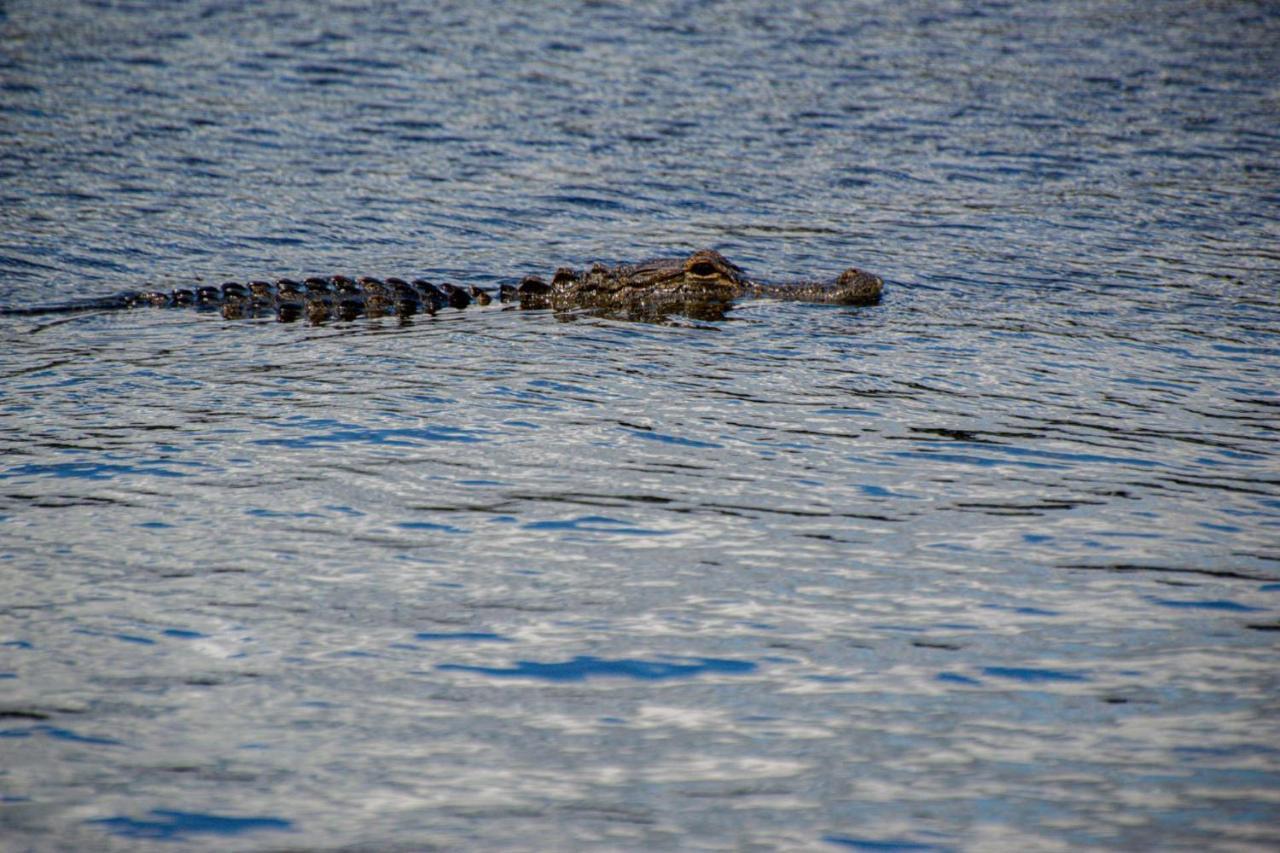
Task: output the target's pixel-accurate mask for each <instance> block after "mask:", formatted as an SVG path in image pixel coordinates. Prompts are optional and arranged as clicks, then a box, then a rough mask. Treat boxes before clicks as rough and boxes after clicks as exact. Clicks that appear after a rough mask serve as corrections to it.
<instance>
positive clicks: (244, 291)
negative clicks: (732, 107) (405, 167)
mask: <svg viewBox="0 0 1280 853" xmlns="http://www.w3.org/2000/svg"><path fill="white" fill-rule="evenodd" d="M883 289H884V282H883V280H881V279H880V278H879V277H878V276H875V275H872V274H870V273H867V272H863V271H862V270H859V269H854V268H850V269H847V270H845V271H844V272H843V273H841V274H840V275H839V276H837V277H836V278H835V279H833V280H830V281H825V282H822V281H803V282H793V283H787V284H764V283H760V282H756V281H752V280H751V279H749V278H747V277H746V275H745V274H744V273H743V271H742V269H741V268H740V267H738V266H737V265H736V264H733V263H731V262H730V261H728V260H727V259H726V258H725V257H724V256H723V255H721V254H720V253H719V252H716V251H714V250H712V249H703V250H701V251H697V252H694V253H693V254H691V255H689V256H687V257H684V258H656V259H653V260H648V261H641V262H640V263H636V264H623V265H620V266H613V267H609V266H605V265H603V264H596V265H595V266H593V267H591V268H589V269H584V270H574V269H570V268H568V267H562V268H560V269H559V270H557V271H556V273H555V275H554V276H552V278H551V280H550V281H546V280H544V279H542V278H539V277H537V276H529V277H527V278H525V279H524V280H523V281H521V282H520V283H519V284H518V285H509V284H504V285H502V286H501V287H499V288H498V289H497V291H496V292H493V291H488V290H484V289H482V288H479V287H474V286H471V287H464V286H460V285H455V284H448V283H442V284H435V283H432V282H430V281H427V280H426V279H421V278H419V279H414V280H412V281H406V280H405V279H401V278H384V279H379V278H370V277H361V278H349V277H347V276H342V275H335V276H330V277H328V278H307V279H305V280H302V281H295V280H293V279H288V278H282V279H279V280H277V281H275V282H269V281H250V282H248V283H246V284H241V283H239V282H234V281H229V282H226V283H224V284H222V285H217V286H214V285H209V286H204V287H198V288H193V289H185V288H180V289H177V290H172V291H167V292H165V291H156V290H150V291H129V292H125V293H118V294H115V295H112V296H106V297H102V298H97V299H85V300H80V301H76V302H65V303H60V304H56V305H37V306H29V307H13V308H0V314H7V315H38V314H66V313H72V312H80V311H108V310H118V309H128V308H137V307H143V306H154V307H159V308H168V307H187V306H191V307H195V308H200V309H205V310H209V311H219V312H220V313H221V314H222V316H223V317H225V318H226V319H228V320H238V319H246V318H255V317H262V318H268V317H269V318H274V319H276V320H279V321H280V322H285V323H288V322H293V321H296V320H300V319H305V320H306V321H307V322H309V323H313V324H320V323H325V322H328V321H330V320H354V319H356V318H358V317H369V318H378V317H398V318H401V319H407V318H409V317H412V316H413V315H415V314H435V313H436V312H438V311H441V310H443V309H446V308H455V309H461V308H466V307H467V306H468V305H471V304H472V303H476V304H480V305H488V304H490V303H492V302H493V301H494V299H495V298H496V299H497V300H498V301H499V302H501V303H505V304H509V305H512V306H517V307H520V308H528V309H538V308H542V309H552V310H554V311H556V312H584V313H590V314H595V315H602V316H609V317H615V318H620V319H629V320H641V321H650V322H660V321H662V320H664V319H666V318H667V317H670V316H675V315H683V316H687V317H691V318H694V319H711V320H716V319H721V318H722V317H723V316H724V314H725V312H726V311H727V310H728V309H729V307H730V306H731V305H732V304H733V303H734V302H735V301H736V300H739V299H743V298H770V299H783V300H790V301H797V302H817V303H825V304H830V305H873V304H875V303H876V302H878V301H879V300H880V294H881V292H882V291H883Z"/></svg>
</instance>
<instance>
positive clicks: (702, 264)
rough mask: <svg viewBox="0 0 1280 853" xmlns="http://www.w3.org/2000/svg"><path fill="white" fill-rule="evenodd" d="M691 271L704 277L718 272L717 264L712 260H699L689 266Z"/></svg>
mask: <svg viewBox="0 0 1280 853" xmlns="http://www.w3.org/2000/svg"><path fill="white" fill-rule="evenodd" d="M689 272H690V273H692V274H693V275H696V276H699V277H702V278H710V277H711V276H713V275H715V274H716V265H715V264H713V263H711V262H710V261H698V262H697V263H696V264H694V265H693V266H691V267H689Z"/></svg>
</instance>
